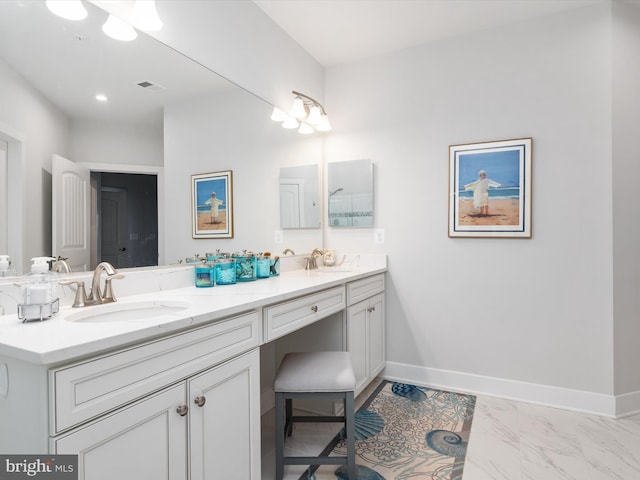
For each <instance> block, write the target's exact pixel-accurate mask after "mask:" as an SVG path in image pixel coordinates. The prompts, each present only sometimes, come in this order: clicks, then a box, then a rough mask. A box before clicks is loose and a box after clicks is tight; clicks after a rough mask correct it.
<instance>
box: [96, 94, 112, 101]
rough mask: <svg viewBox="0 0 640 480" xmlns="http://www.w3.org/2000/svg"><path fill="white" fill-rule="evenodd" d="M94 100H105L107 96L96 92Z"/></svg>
mask: <svg viewBox="0 0 640 480" xmlns="http://www.w3.org/2000/svg"><path fill="white" fill-rule="evenodd" d="M96 100H98V101H99V102H106V101H108V100H109V98H108V97H107V96H106V95H105V94H104V93H98V94H97V95H96Z"/></svg>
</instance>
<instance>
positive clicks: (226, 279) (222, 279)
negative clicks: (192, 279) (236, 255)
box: [216, 258, 236, 285]
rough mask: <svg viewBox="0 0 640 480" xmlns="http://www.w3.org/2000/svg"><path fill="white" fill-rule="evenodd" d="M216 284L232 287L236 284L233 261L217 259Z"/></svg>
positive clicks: (234, 263)
mask: <svg viewBox="0 0 640 480" xmlns="http://www.w3.org/2000/svg"><path fill="white" fill-rule="evenodd" d="M216 283H217V284H218V285H233V284H235V283H236V261H235V259H233V258H219V259H218V260H216Z"/></svg>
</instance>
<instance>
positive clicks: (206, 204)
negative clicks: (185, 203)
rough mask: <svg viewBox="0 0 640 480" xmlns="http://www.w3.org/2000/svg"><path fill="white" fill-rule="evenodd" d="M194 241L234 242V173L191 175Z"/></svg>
mask: <svg viewBox="0 0 640 480" xmlns="http://www.w3.org/2000/svg"><path fill="white" fill-rule="evenodd" d="M191 212H192V213H191V224H192V235H193V238H233V182H232V172H231V170H227V171H223V172H215V173H200V174H198V175H191Z"/></svg>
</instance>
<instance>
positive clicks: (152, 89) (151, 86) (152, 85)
mask: <svg viewBox="0 0 640 480" xmlns="http://www.w3.org/2000/svg"><path fill="white" fill-rule="evenodd" d="M138 86H139V87H142V88H144V89H145V90H148V91H150V92H159V91H160V90H166V89H167V88H166V87H163V86H162V85H158V84H157V83H151V82H140V83H138Z"/></svg>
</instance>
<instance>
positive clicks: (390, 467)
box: [300, 381, 476, 480]
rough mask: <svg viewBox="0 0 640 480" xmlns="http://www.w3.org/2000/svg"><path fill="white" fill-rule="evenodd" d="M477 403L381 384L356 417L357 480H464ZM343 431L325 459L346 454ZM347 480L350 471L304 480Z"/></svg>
mask: <svg viewBox="0 0 640 480" xmlns="http://www.w3.org/2000/svg"><path fill="white" fill-rule="evenodd" d="M475 404H476V398H475V397H474V396H472V395H464V394H460V393H452V392H445V391H443V390H434V389H430V388H424V387H416V386H415V385H409V384H406V383H394V382H387V381H383V382H382V383H381V384H380V386H379V387H378V388H377V389H376V391H375V392H374V393H373V394H372V395H371V397H369V399H367V401H366V402H365V403H364V404H363V405H362V407H360V409H359V410H358V411H357V412H356V415H355V418H356V423H355V430H356V463H357V474H358V477H357V479H356V480H404V479H411V480H415V479H423V480H461V479H462V469H463V467H464V458H465V454H466V450H467V442H468V440H469V432H470V430H471V420H472V418H473V411H474V408H475ZM343 437H344V434H343V432H341V433H340V434H338V435H337V436H336V438H334V440H333V441H332V442H331V443H330V444H329V445H328V446H327V448H326V449H325V451H324V452H323V455H326V454H327V452H332V455H341V456H344V455H345V454H346V450H345V442H344V439H343ZM300 479H301V480H304V479H317V480H336V479H338V480H353V479H348V477H347V470H346V467H344V466H341V467H339V468H337V469H336V466H335V465H333V466H331V465H325V466H321V467H320V468H317V467H315V468H314V467H311V469H310V470H309V471H307V472H306V473H305V474H304V475H302V477H300Z"/></svg>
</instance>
